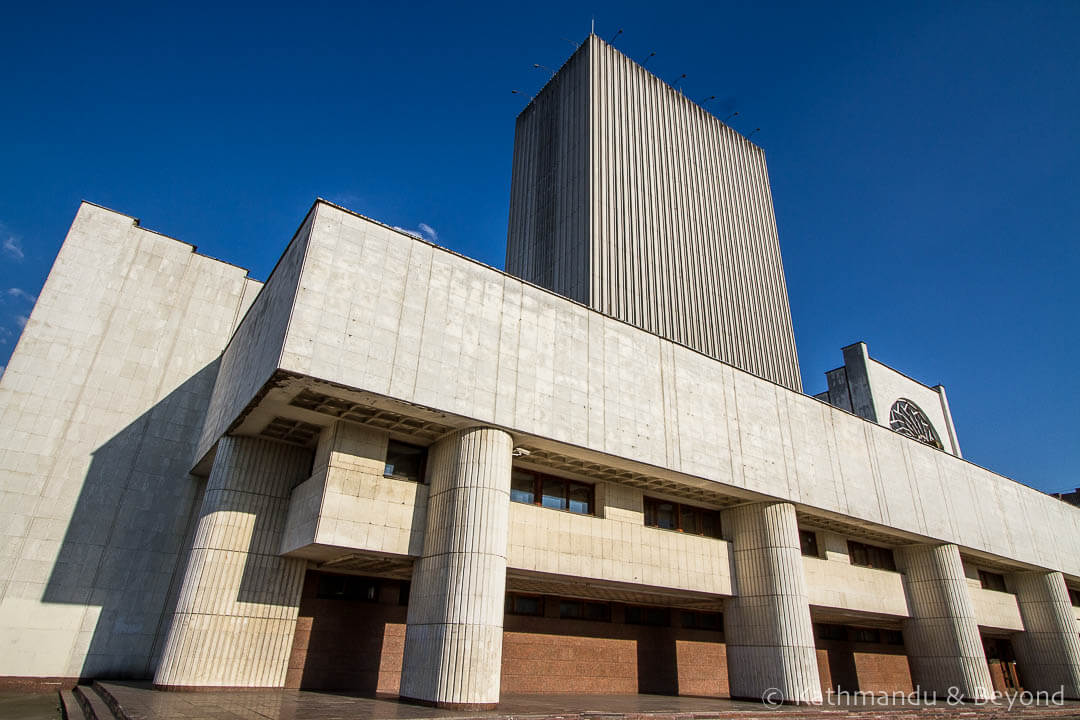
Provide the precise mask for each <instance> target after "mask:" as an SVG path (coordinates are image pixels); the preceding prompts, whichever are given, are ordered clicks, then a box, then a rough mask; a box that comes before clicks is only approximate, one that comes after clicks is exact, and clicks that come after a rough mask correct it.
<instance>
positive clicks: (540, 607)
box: [506, 593, 544, 617]
mask: <svg viewBox="0 0 1080 720" xmlns="http://www.w3.org/2000/svg"><path fill="white" fill-rule="evenodd" d="M506 613H507V614H508V615H531V616H533V617H543V616H544V598H543V597H542V596H540V595H518V594H517V593H512V594H510V595H507V596H506Z"/></svg>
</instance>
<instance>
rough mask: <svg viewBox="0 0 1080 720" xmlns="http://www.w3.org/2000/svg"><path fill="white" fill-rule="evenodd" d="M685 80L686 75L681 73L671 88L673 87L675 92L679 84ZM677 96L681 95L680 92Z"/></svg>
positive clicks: (680, 91)
mask: <svg viewBox="0 0 1080 720" xmlns="http://www.w3.org/2000/svg"><path fill="white" fill-rule="evenodd" d="M685 79H686V73H683V74H682V75H680V76H679V79H678V80H676V81H675V82H674V84H673V85H672V87H674V88H675V89H676V90H679V83H681V82H682V81H683V80H685ZM679 94H680V95H681V94H682V90H679Z"/></svg>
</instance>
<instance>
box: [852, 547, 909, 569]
mask: <svg viewBox="0 0 1080 720" xmlns="http://www.w3.org/2000/svg"><path fill="white" fill-rule="evenodd" d="M847 548H848V562H849V563H850V564H852V565H855V566H857V567H865V568H870V569H871V570H887V571H889V572H897V570H896V556H895V555H894V554H893V550H892V548H887V547H881V546H880V545H871V544H870V543H864V542H861V541H859V540H848V541H847ZM860 555H861V556H862V558H863V559H862V560H857V559H856V558H858V557H859V556H860Z"/></svg>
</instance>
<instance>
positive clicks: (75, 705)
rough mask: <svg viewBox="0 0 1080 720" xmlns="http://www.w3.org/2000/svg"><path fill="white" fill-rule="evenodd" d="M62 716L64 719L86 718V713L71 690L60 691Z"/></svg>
mask: <svg viewBox="0 0 1080 720" xmlns="http://www.w3.org/2000/svg"><path fill="white" fill-rule="evenodd" d="M60 717H61V718H63V720H86V713H84V712H83V709H82V706H80V705H79V701H78V700H77V699H76V698H75V694H74V693H73V692H72V691H71V690H61V691H60Z"/></svg>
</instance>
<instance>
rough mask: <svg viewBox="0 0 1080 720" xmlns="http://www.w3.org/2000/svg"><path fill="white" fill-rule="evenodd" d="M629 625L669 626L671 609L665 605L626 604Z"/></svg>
mask: <svg viewBox="0 0 1080 720" xmlns="http://www.w3.org/2000/svg"><path fill="white" fill-rule="evenodd" d="M626 624H627V625H650V626H653V627H669V626H670V625H671V611H670V610H668V608H664V607H640V606H638V605H627V606H626Z"/></svg>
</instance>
